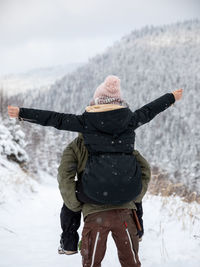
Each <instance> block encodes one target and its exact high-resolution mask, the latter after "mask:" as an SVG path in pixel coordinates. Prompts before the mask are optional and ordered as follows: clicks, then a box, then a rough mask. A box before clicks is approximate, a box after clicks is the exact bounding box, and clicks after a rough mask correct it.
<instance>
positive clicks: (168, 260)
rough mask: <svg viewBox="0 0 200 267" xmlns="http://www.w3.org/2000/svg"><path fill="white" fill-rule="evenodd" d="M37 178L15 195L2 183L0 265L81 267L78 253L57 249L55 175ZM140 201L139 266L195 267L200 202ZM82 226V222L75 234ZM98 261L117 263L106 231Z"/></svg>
mask: <svg viewBox="0 0 200 267" xmlns="http://www.w3.org/2000/svg"><path fill="white" fill-rule="evenodd" d="M0 170H1V169H0ZM16 171H17V169H16ZM40 177H43V179H42V182H41V183H36V182H35V184H34V193H33V192H32V193H30V192H29V193H28V191H23V192H22V191H20V192H19V195H18V198H16V194H15V195H14V194H12V192H11V191H10V189H9V187H7V188H5V191H6V190H8V191H9V192H10V198H9V201H6V202H4V203H2V204H1V205H0V217H1V222H0V259H1V264H0V266H1V267H11V266H14V265H19V266H20V267H25V266H30V267H36V266H37V267H51V266H52V267H62V266H63V267H64V266H69V267H71V266H74V267H78V266H81V256H80V254H76V255H73V256H66V255H59V254H57V247H58V245H59V236H60V233H61V229H60V223H59V213H60V209H61V206H62V199H61V197H60V194H59V190H58V188H57V182H56V180H55V179H54V178H53V177H52V176H49V175H47V174H46V173H40ZM143 205H144V223H145V235H144V237H143V241H142V242H141V243H140V259H141V262H142V266H143V267H161V266H162V267H169V266H170V267H183V266H187V267H190V266H191V267H199V262H200V255H199V253H198V251H199V249H200V237H199V235H200V227H199V220H200V217H199V214H200V205H199V204H197V203H191V204H188V203H185V202H183V201H181V200H180V199H179V198H178V197H170V198H169V197H168V198H163V197H160V196H151V195H147V196H146V197H145V200H144V204H143ZM82 227H83V223H82V224H81V228H80V230H79V233H81V230H82ZM195 236H196V238H195ZM102 266H105V267H106V266H109V267H120V264H119V261H118V257H117V251H116V247H115V244H114V242H113V240H112V238H111V236H109V239H108V246H107V252H106V256H105V258H104V260H103V262H102Z"/></svg>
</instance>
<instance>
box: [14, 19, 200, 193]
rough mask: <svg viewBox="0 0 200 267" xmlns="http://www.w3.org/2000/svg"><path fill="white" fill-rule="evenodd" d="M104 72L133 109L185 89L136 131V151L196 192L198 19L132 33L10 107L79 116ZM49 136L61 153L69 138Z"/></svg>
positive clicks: (199, 168)
mask: <svg viewBox="0 0 200 267" xmlns="http://www.w3.org/2000/svg"><path fill="white" fill-rule="evenodd" d="M109 74H115V75H118V76H119V77H120V79H121V86H122V91H123V94H124V98H125V99H126V100H128V102H129V104H130V107H131V109H133V110H134V109H136V108H138V107H140V106H142V105H144V104H146V103H147V102H149V101H152V100H153V99H155V98H157V97H159V96H160V95H162V94H164V93H166V92H171V91H172V90H174V89H177V88H183V89H184V97H183V100H182V101H181V102H180V103H177V104H175V105H174V106H173V107H172V108H170V109H169V110H167V111H166V112H164V113H163V114H161V115H159V116H158V117H157V118H156V119H154V120H153V121H152V122H151V123H150V124H149V125H145V126H143V127H141V128H140V129H138V130H137V132H136V134H137V137H136V148H138V149H139V150H140V151H141V153H142V154H143V155H144V156H145V157H146V158H147V159H148V161H149V162H150V163H151V165H155V166H158V167H159V168H161V169H165V170H166V171H167V172H168V173H169V178H171V179H173V180H174V181H176V182H179V181H181V182H184V183H185V184H186V185H187V186H188V187H189V188H190V190H192V191H193V190H194V191H197V192H198V193H200V164H199V157H200V142H199V140H200V124H199V123H198V121H199V116H200V108H199V107H200V99H199V97H197V96H198V95H199V93H200V21H198V20H194V21H186V22H183V23H177V24H172V25H168V26H163V27H146V28H143V29H142V30H140V31H134V32H132V33H131V34H130V35H127V36H125V37H124V38H122V40H120V41H119V42H117V43H115V44H114V45H113V46H112V47H110V48H108V49H107V50H106V51H105V53H103V54H101V55H97V56H96V57H95V58H93V59H91V60H90V61H89V62H88V64H86V65H84V66H82V67H80V68H79V69H78V70H77V71H74V72H73V73H70V74H69V75H66V76H65V77H64V78H63V79H61V80H59V81H57V82H56V83H55V84H54V85H53V86H52V87H51V88H50V89H49V91H48V92H47V93H45V92H40V94H39V95H37V94H35V93H34V92H33V93H34V94H32V95H31V94H29V95H24V99H22V96H20V97H19V98H18V99H16V98H15V99H14V100H13V102H14V103H13V104H19V105H23V106H29V107H30V106H31V107H35V108H49V109H51V110H56V111H61V112H75V113H77V114H79V113H82V112H83V111H84V108H85V106H86V105H87V104H88V103H89V101H90V100H91V98H92V95H93V93H94V90H95V88H96V87H97V86H98V85H99V84H100V83H101V82H102V81H103V80H104V78H105V77H106V76H107V75H109ZM27 127H28V132H30V125H29V126H27ZM33 128H34V127H33ZM34 129H35V128H34ZM48 131H49V129H47V131H46V133H48ZM44 132H45V130H44V131H43V134H44ZM38 134H39V133H38ZM53 135H56V136H57V138H56V143H57V144H58V146H57V152H58V153H59V150H63V149H64V142H63V140H66V141H67V140H69V139H70V138H72V136H73V135H69V134H68V133H66V134H65V135H64V136H63V135H62V134H61V133H59V135H58V131H54V132H53ZM61 140H62V141H61ZM52 142H54V141H52ZM51 144H52V143H51ZM161 159H162V160H161Z"/></svg>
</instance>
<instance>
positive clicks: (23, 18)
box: [0, 0, 200, 75]
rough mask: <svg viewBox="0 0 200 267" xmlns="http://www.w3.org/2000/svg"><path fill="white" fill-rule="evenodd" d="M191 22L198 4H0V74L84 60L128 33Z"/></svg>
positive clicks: (34, 0)
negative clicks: (152, 26) (142, 28)
mask: <svg viewBox="0 0 200 267" xmlns="http://www.w3.org/2000/svg"><path fill="white" fill-rule="evenodd" d="M193 18H200V1H199V0H138V1H136V0H0V75H2V74H5V73H11V72H22V71H26V70H29V69H32V68H39V67H48V66H53V65H60V64H68V63H72V62H86V61H87V59H88V58H91V57H93V56H94V55H96V54H97V53H101V52H103V51H104V49H105V48H106V47H107V46H110V45H112V44H113V42H114V41H116V40H119V39H120V38H121V37H122V36H123V35H126V34H128V33H130V32H131V31H132V30H135V29H140V28H141V27H143V26H146V25H162V24H169V23H172V22H177V21H183V20H186V19H193Z"/></svg>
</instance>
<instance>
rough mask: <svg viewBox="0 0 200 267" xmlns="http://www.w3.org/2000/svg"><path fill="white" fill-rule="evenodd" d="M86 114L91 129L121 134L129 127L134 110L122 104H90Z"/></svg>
mask: <svg viewBox="0 0 200 267" xmlns="http://www.w3.org/2000/svg"><path fill="white" fill-rule="evenodd" d="M84 115H85V117H86V121H87V127H88V128H89V130H90V131H91V130H97V131H100V132H102V133H106V134H119V133H121V132H123V131H124V130H126V129H127V127H128V124H129V123H130V120H131V116H132V111H131V110H130V109H129V108H126V107H123V106H120V105H114V104H105V105H94V106H88V107H87V108H86V111H85V113H84Z"/></svg>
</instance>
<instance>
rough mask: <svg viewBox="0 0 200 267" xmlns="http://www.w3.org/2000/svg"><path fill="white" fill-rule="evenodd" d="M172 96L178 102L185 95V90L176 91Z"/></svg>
mask: <svg viewBox="0 0 200 267" xmlns="http://www.w3.org/2000/svg"><path fill="white" fill-rule="evenodd" d="M172 94H173V95H174V98H175V100H176V101H177V100H180V99H181V97H182V95H183V89H178V90H175V91H174V92H172Z"/></svg>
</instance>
